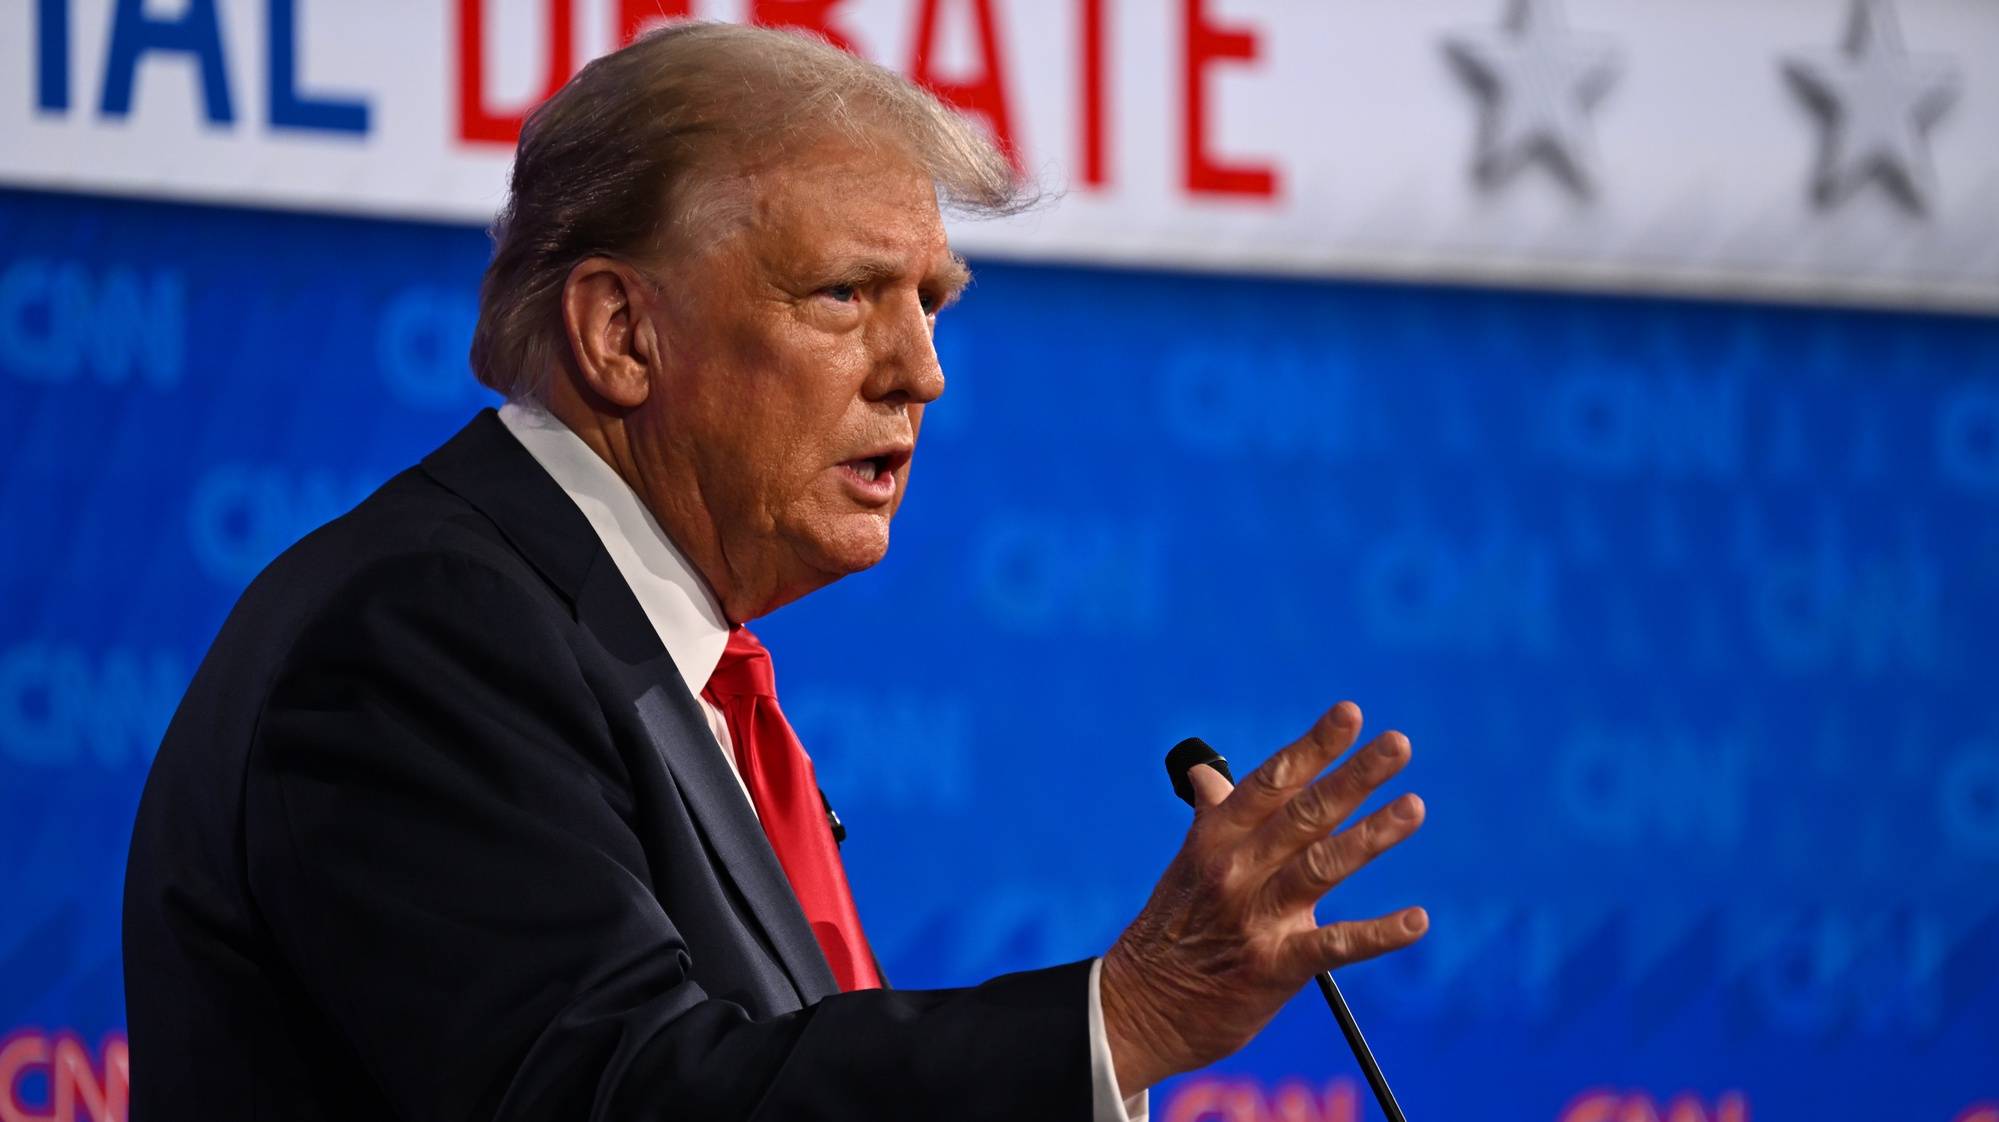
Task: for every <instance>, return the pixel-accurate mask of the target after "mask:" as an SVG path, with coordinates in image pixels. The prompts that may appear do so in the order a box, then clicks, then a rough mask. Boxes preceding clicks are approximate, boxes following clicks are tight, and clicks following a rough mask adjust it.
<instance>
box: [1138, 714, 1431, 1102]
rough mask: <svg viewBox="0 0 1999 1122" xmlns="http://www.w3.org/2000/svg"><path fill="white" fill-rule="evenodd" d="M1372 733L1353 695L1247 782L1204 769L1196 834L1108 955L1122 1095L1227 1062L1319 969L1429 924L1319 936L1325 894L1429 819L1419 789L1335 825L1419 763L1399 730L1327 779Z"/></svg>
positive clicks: (1369, 953) (1374, 926)
mask: <svg viewBox="0 0 1999 1122" xmlns="http://www.w3.org/2000/svg"><path fill="white" fill-rule="evenodd" d="M1360 728H1361V714H1360V708H1359V707H1358V706H1356V705H1354V704H1353V703H1352V702H1347V701H1343V702H1341V703H1340V704H1338V705H1336V706H1334V707H1333V708H1332V709H1331V710H1330V711H1328V712H1327V713H1326V715H1325V716H1323V717H1321V718H1320V719H1319V721H1318V723H1316V724H1315V725H1313V727H1312V730H1311V731H1310V732H1308V733H1306V734H1305V736H1304V737H1303V738H1301V739H1299V740H1298V741H1297V742H1295V743H1293V744H1291V745H1289V746H1287V747H1285V748H1284V749H1283V750H1282V751H1280V752H1278V753H1277V754H1276V755H1274V756H1272V757H1271V758H1270V759H1269V760H1268V761H1266V762H1265V763H1264V764H1263V766H1262V767H1259V768H1257V769H1256V770H1255V771H1254V772H1252V773H1251V774H1250V775H1249V776H1248V777H1247V778H1245V779H1244V780H1243V782H1242V786H1240V787H1236V788H1231V787H1230V786H1229V783H1228V781H1227V780H1226V779H1223V778H1222V777H1221V775H1220V773H1218V772H1216V771H1214V770H1213V769H1211V768H1207V767H1196V768H1194V769H1193V771H1192V773H1191V774H1190V776H1189V778H1190V779H1191V780H1192V781H1193V784H1194V790H1195V804H1196V809H1195V812H1194V825H1193V827H1192V828H1191V829H1189V830H1188V831H1187V840H1186V842H1185V843H1184V844H1183V845H1182V846H1181V847H1180V852H1179V853H1178V854H1177V855H1175V856H1174V858H1173V862H1172V863H1171V864H1170V865H1168V866H1167V867H1166V872H1165V875H1164V876H1162V877H1161V878H1160V880H1159V885H1158V887H1157V888H1155V889H1153V892H1152V898H1151V899H1150V900H1149V901H1147V903H1146V905H1145V908H1144V910H1143V911H1141V912H1139V914H1138V918H1137V919H1135V920H1133V921H1132V924H1131V926H1130V927H1129V928H1127V929H1126V930H1125V932H1124V934H1123V935H1121V936H1119V937H1118V940H1117V942H1116V943H1115V944H1114V945H1112V947H1111V949H1110V950H1109V951H1108V952H1106V953H1105V955H1104V962H1103V972H1102V976H1101V979H1100V984H1101V986H1102V1001H1103V1015H1104V1030H1105V1033H1106V1035H1107V1036H1108V1037H1109V1040H1110V1046H1111V1058H1112V1060H1113V1062H1114V1064H1115V1066H1116V1069H1117V1078H1118V1087H1119V1089H1120V1090H1121V1091H1122V1093H1123V1094H1125V1095H1126V1096H1130V1095H1134V1094H1137V1093H1138V1092H1139V1091H1140V1090H1142V1089H1144V1088H1148V1087H1151V1086H1152V1085H1154V1084H1156V1083H1158V1082H1159V1081H1160V1080H1162V1079H1164V1078H1166V1077H1167V1076H1170V1075H1176V1074H1178V1073H1180V1072H1183V1071H1191V1070H1193V1069H1195V1068H1198V1067H1204V1066H1206V1065H1208V1064H1211V1063H1214V1062H1215V1061H1216V1060H1219V1059H1222V1058H1224V1057H1226V1056H1228V1055H1231V1054H1232V1053H1234V1052H1235V1051H1236V1050H1237V1049H1239V1048H1241V1047H1242V1046H1243V1045H1245V1044H1247V1043H1249V1041H1250V1039H1251V1038H1252V1037H1254V1036H1255V1035H1256V1034H1257V1033H1258V1032H1260V1031H1261V1030H1262V1029H1263V1026H1264V1025H1266V1024H1269V1023H1270V1019H1271V1018H1272V1017H1274V1016H1276V1015H1277V1010H1278V1009H1280V1008H1282V1007H1283V1005H1284V1003H1285V1002H1286V1001H1288V1000H1290V999H1291V997H1292V996H1293V995H1294V994H1296V993H1297V992H1298V991H1299V989H1301V988H1302V987H1303V986H1304V985H1305V983H1307V982H1309V981H1311V979H1312V978H1313V976H1314V975H1316V974H1318V973H1319V972H1320V971H1322V970H1332V969H1336V968H1338V967H1341V966H1344V965H1346V964H1348V963H1350V962H1359V961H1361V960H1362V959H1368V958H1373V957H1375V956H1376V955H1380V954H1385V953H1387V952H1389V951H1394V950H1400V949H1401V948H1403V947H1406V946H1408V945H1409V944H1411V943H1414V942H1415V941H1416V940H1417V939H1420V938H1422V936H1423V932H1424V931H1425V930H1427V929H1428V928H1429V922H1430V921H1429V916H1428V915H1427V914H1426V913H1425V912H1424V911H1423V909H1421V908H1405V909H1403V910H1401V911H1397V912H1392V913H1390V914H1388V915H1385V916H1380V917H1377V918H1374V919H1368V920H1355V921H1347V922H1341V923H1332V924H1327V925H1326V926H1323V927H1321V926H1320V925H1319V923H1318V921H1317V920H1316V919H1315V918H1314V917H1313V913H1312V908H1313V905H1314V904H1315V903H1316V902H1317V901H1318V899H1319V898H1320V897H1321V896H1323V895H1324V894H1325V893H1326V892H1327V891H1329V890H1331V889H1332V888H1333V886H1335V885H1337V884H1338V883H1340V881H1342V880H1344V879H1346V878H1347V877H1348V876H1349V875H1351V874H1352V873H1353V872H1355V871H1356V870H1358V869H1359V868H1361V867H1362V866H1364V865H1366V864H1367V863H1368V862H1370V861H1372V860H1373V859H1374V858H1375V857H1377V856H1380V855H1381V854H1382V853H1383V852H1385V851H1387V850H1388V849H1389V848H1391V847H1392V846H1394V845H1396V844H1397V843H1398V842H1401V841H1402V840H1403V839H1405V838H1407V837H1408V836H1409V835H1411V834H1413V833H1415V832H1416V828H1417V827H1418V826H1420V825H1421V824H1422V821H1423V802H1422V800H1421V799H1419V798H1417V797H1416V796H1415V795H1413V794H1411V795H1403V796H1402V797H1401V798H1399V799H1396V800H1394V801H1393V802H1390V803H1388V804H1387V805H1385V806H1383V807H1381V808H1379V809H1377V810H1375V811H1374V812H1372V813H1370V814H1369V815H1367V817H1365V818H1362V819H1361V820H1359V821H1358V822H1355V823H1354V824H1353V825H1351V826H1349V827H1347V828H1346V829H1344V830H1340V829H1339V827H1340V825H1341V824H1342V823H1344V822H1345V821H1346V820H1347V818H1348V817H1349V816H1351V815H1352V814H1353V813H1354V811H1355V810H1356V809H1358V808H1359V806H1360V804H1361V803H1362V802H1364V801H1366V799H1367V797H1368V796H1369V795H1370V794H1372V793H1373V792H1374V790H1375V789H1376V788H1378V787H1380V786H1381V785H1382V784H1383V783H1386V782H1387V781H1388V780H1389V779H1391V778H1393V777H1394V776H1395V775H1396V773H1398V772H1400V771H1401V770H1402V768H1403V765H1405V764H1407V763H1408V762H1409V740H1408V738H1407V737H1405V736H1403V735H1402V734H1401V733H1399V732H1394V731H1390V732H1385V733H1382V734H1381V735H1380V736H1377V737H1375V738H1374V739H1373V740H1372V741H1370V742H1369V743H1368V744H1367V746H1366V747H1364V748H1362V749H1360V750H1359V751H1357V752H1355V753H1353V754H1352V755H1351V756H1349V757H1348V758H1347V760H1346V761H1345V762H1344V763H1342V764H1341V765H1340V766H1339V767H1337V768H1335V769H1333V770H1332V771H1331V772H1329V773H1327V774H1325V775H1324V776H1323V777H1321V776H1320V773H1321V772H1323V771H1325V769H1326V767H1327V765H1329V764H1331V763H1332V762H1333V760H1334V759H1336V758H1338V757H1339V756H1340V754H1341V753H1343V752H1345V751H1346V750H1347V749H1348V748H1351V747H1352V746H1353V744H1354V742H1355V741H1356V740H1357V739H1358V738H1359V736H1360Z"/></svg>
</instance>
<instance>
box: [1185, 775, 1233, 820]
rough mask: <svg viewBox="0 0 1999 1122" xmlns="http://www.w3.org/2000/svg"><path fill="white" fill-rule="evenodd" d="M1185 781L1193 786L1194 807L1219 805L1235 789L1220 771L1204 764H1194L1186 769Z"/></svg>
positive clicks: (1202, 808)
mask: <svg viewBox="0 0 1999 1122" xmlns="http://www.w3.org/2000/svg"><path fill="white" fill-rule="evenodd" d="M1187 782H1188V783H1191V784H1193V786H1194V807H1195V809H1197V810H1206V809H1207V808H1208V807H1211V806H1218V805H1220V803H1221V801H1222V800H1223V799H1226V798H1228V797H1229V792H1230V791H1233V790H1235V784H1233V783H1230V782H1229V781H1228V780H1226V779H1224V778H1222V773H1221V772H1219V771H1216V770H1215V769H1214V768H1211V767H1209V766H1208V765H1206V764H1195V765H1194V766H1193V767H1190V768H1188V769H1187Z"/></svg>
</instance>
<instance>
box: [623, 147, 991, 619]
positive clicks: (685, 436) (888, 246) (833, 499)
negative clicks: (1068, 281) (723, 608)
mask: <svg viewBox="0 0 1999 1122" xmlns="http://www.w3.org/2000/svg"><path fill="white" fill-rule="evenodd" d="M747 189H748V190H749V191H750V194H751V208H750V215H749V218H748V221H747V223H746V224H744V225H743V226H742V227H741V228H740V229H738V230H737V231H735V232H733V233H731V234H730V235H728V236H726V237H724V238H723V239H722V240H721V241H720V242H719V243H718V244H715V245H713V246H711V247H709V248H707V249H705V250H701V251H698V252H696V253H694V254H692V255H691V256H690V257H688V258H684V259H683V260H682V261H681V262H680V263H677V264H675V265H673V266H670V267H668V268H667V269H665V270H662V272H661V274H660V279H661V281H662V286H663V287H662V291H661V294H660V295H659V297H658V298H657V300H656V301H655V318H654V325H655V327H656V328H657V330H658V348H659V357H658V358H657V359H656V360H655V370H654V374H653V377H654V385H653V393H652V394H651V395H650V396H649V398H648V400H647V402H646V404H645V406H644V407H643V408H642V409H641V410H639V412H638V414H637V415H634V416H633V417H631V418H630V419H629V420H630V422H631V423H633V424H634V426H635V432H634V436H635V438H636V445H635V447H636V449H637V451H638V455H639V457H640V459H641V461H642V463H641V471H643V472H644V473H645V474H648V475H651V476H653V479H651V480H649V481H648V482H649V483H650V484H652V485H651V486H648V487H647V490H648V491H649V492H650V493H651V498H652V499H653V505H654V506H655V507H656V508H657V507H660V506H662V505H663V506H665V507H667V508H669V509H667V510H664V511H661V510H656V511H655V513H657V514H659V515H660V516H661V520H662V522H663V523H665V524H666V525H667V528H668V531H669V532H670V533H674V534H675V537H676V539H678V540H683V541H684V540H685V538H684V537H683V533H685V532H689V531H692V532H694V533H700V532H701V531H700V529H699V528H698V527H694V526H689V525H688V524H687V523H688V522H689V521H690V520H691V521H695V522H698V521H699V520H701V519H704V518H705V519H706V521H707V523H708V525H709V529H708V533H710V534H712V536H713V537H712V540H713V542H714V544H715V546H716V547H717V549H718V550H719V554H720V558H719V563H720V564H721V565H722V567H723V569H724V571H725V572H726V573H727V574H728V580H729V584H730V586H731V587H732V588H733V589H736V590H739V591H738V595H743V594H746V592H747V590H750V589H757V590H765V591H766V593H767V594H764V595H761V596H759V597H758V599H760V600H762V601H768V602H764V603H758V604H757V605H756V609H757V610H759V611H767V610H769V609H770V608H772V607H775V606H777V604H781V603H783V602H785V601H787V600H790V599H792V598H795V597H796V596H801V595H804V594H805V593H807V592H810V591H811V590H813V589H815V588H818V587H820V586H821V585H824V584H826V583H828V582H829V581H832V580H836V579H838V578H839V577H842V576H845V575H846V574H848V573H852V572H856V571H858V570H861V569H865V568H867V567H868V566H870V565H873V564H874V563H875V562H877V561H879V560H881V559H882V557H883V555H884V554H885V553H886V552H887V551H888V536H889V535H888V527H889V520H890V519H891V518H892V517H894V515H895V511H896V508H897V507H898V506H899V505H900V504H901V502H902V494H903V489H904V487H905V486H906V485H907V483H908V479H909V462H910V456H911V453H912V452H913V451H914V449H915V446H916V436H917V432H918V430H919V429H920V428H921V426H922V423H923V407H924V406H925V405H926V404H927V403H929V402H931V401H934V400H936V398H937V396H938V395H939V394H941V393H943V392H944V376H943V372H942V370H941V369H940V368H939V367H938V364H937V354H936V351H935V350H934V349H933V348H932V346H931V330H932V328H933V326H934V324H935V317H936V313H937V311H938V310H939V309H940V308H941V307H943V305H944V304H946V303H948V302H949V301H950V300H951V299H952V298H953V297H955V296H956V295H957V293H958V291H959V289H961V288H962V287H963V286H964V283H965V279H966V276H967V274H966V273H965V269H964V266H963V264H962V263H961V262H960V261H959V260H958V259H956V258H955V257H953V256H952V254H951V251H950V248H949V246H948V244H947V242H946V240H945V235H944V226H943V222H942V220H941V218H940V216H939V214H938V209H937V201H936V192H935V189H934V188H933V186H932V183H931V180H930V178H929V176H928V175H927V174H926V173H925V172H923V171H922V170H921V169H920V168H918V167H916V166H915V165H914V164H912V163H909V162H908V161H906V160H904V159H902V158H900V157H898V156H897V155H896V154H895V153H894V151H893V150H887V149H880V150H872V151H870V150H864V149H861V148H858V147H854V146H849V145H844V144H835V145H827V146H822V147H820V148H817V149H814V150H811V151H809V152H807V153H805V154H803V155H801V156H797V157H794V158H791V159H788V160H786V161H783V162H781V163H778V164H776V165H774V166H772V167H769V168H767V169H764V170H762V171H761V172H759V173H758V174H756V175H754V176H753V177H751V179H750V180H749V183H748V188H747ZM676 523H679V525H676Z"/></svg>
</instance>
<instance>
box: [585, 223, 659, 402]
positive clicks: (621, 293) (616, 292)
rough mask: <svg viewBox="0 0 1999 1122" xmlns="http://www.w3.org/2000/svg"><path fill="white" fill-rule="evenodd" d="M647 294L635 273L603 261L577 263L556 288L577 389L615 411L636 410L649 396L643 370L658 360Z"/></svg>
mask: <svg viewBox="0 0 1999 1122" xmlns="http://www.w3.org/2000/svg"><path fill="white" fill-rule="evenodd" d="M647 292H648V289H647V287H646V281H645V278H644V277H642V276H640V275H639V272H638V270H636V269H634V268H632V267H631V266H630V265H628V264H626V263H625V262H623V261H615V260H612V259H611V258H609V257H590V258H586V259H584V260H583V261H580V262H578V263H577V265H576V267H575V268H573V269H571V270H569V279H568V280H567V281H565V282H563V285H562V323H563V327H564V328H565V330H566V331H567V334H568V336H569V354H570V357H571V358H572V359H573V360H574V362H575V364H576V372H577V374H578V375H579V376H580V377H581V378H582V380H583V386H582V387H579V388H583V389H587V390H588V391H589V392H590V393H593V394H595V395H596V396H597V397H599V398H601V399H603V400H604V402H605V403H607V404H609V405H612V406H615V407H617V408H620V409H636V408H638V407H639V406H640V405H643V404H645V400H646V396H647V395H648V394H649V393H650V392H651V391H652V378H651V371H650V369H649V367H650V366H651V364H652V363H653V362H654V361H655V360H657V359H658V357H659V356H658V354H657V353H656V352H657V349H658V345H659V338H658V334H657V330H656V325H654V324H652V323H651V322H650V317H649V316H648V315H647V312H646V309H647V307H648V304H647V301H646V300H645V296H646V295H647Z"/></svg>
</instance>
